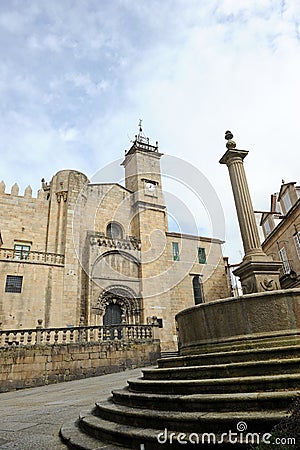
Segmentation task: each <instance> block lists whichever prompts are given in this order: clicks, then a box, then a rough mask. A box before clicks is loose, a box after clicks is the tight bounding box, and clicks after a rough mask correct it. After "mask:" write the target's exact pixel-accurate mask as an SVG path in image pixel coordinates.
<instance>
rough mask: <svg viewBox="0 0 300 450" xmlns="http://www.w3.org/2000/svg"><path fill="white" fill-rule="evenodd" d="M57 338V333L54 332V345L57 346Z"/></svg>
mask: <svg viewBox="0 0 300 450" xmlns="http://www.w3.org/2000/svg"><path fill="white" fill-rule="evenodd" d="M58 338H59V331H58V330H54V344H57V342H58Z"/></svg>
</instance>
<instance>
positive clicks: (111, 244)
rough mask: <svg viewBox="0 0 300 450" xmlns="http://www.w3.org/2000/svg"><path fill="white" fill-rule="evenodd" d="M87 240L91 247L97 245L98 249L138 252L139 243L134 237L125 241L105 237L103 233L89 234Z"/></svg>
mask: <svg viewBox="0 0 300 450" xmlns="http://www.w3.org/2000/svg"><path fill="white" fill-rule="evenodd" d="M89 240H90V244H91V245H98V246H99V247H107V248H110V249H117V250H140V249H141V242H140V241H139V240H138V239H137V238H135V237H134V236H129V237H128V238H127V239H118V238H112V237H108V236H105V235H104V233H94V232H93V233H89Z"/></svg>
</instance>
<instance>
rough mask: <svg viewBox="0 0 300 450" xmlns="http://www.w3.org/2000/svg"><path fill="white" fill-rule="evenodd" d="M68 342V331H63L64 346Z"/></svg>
mask: <svg viewBox="0 0 300 450" xmlns="http://www.w3.org/2000/svg"><path fill="white" fill-rule="evenodd" d="M66 340H67V330H63V333H62V341H63V343H64V344H65V343H66Z"/></svg>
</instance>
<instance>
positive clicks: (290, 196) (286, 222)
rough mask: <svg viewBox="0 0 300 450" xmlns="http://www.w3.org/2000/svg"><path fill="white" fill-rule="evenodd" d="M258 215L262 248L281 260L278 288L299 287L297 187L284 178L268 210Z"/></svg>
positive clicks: (299, 194) (299, 190)
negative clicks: (259, 217)
mask: <svg viewBox="0 0 300 450" xmlns="http://www.w3.org/2000/svg"><path fill="white" fill-rule="evenodd" d="M260 216H261V219H260V226H261V227H262V231H263V235H264V240H263V243H262V248H263V250H264V252H265V253H266V254H267V255H270V256H272V257H273V259H274V260H278V259H279V260H281V261H282V269H281V273H280V284H281V287H282V288H283V289H286V288H294V287H300V186H297V184H296V183H295V182H289V183H285V182H284V181H283V182H282V185H281V187H280V191H279V193H276V194H273V195H272V196H271V207H270V211H266V212H262V213H261V214H260Z"/></svg>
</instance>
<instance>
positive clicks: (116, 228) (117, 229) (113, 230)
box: [106, 222, 123, 239]
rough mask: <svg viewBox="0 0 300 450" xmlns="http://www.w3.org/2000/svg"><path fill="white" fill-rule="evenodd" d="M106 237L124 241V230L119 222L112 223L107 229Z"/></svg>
mask: <svg viewBox="0 0 300 450" xmlns="http://www.w3.org/2000/svg"><path fill="white" fill-rule="evenodd" d="M106 236H108V237H110V238H112V239H123V230H122V227H121V225H119V224H118V223H117V222H110V223H109V224H108V225H107V227H106Z"/></svg>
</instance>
